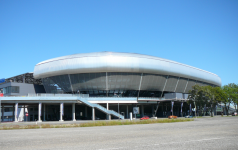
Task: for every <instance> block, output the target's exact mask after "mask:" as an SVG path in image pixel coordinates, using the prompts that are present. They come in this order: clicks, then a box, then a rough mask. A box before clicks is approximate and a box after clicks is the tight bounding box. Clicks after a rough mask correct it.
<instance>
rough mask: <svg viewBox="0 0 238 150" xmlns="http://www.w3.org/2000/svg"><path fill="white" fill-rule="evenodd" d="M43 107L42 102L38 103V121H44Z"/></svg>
mask: <svg viewBox="0 0 238 150" xmlns="http://www.w3.org/2000/svg"><path fill="white" fill-rule="evenodd" d="M41 107H42V104H41V103H39V104H38V122H42V120H41Z"/></svg>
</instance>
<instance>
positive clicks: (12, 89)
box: [3, 86, 19, 94]
mask: <svg viewBox="0 0 238 150" xmlns="http://www.w3.org/2000/svg"><path fill="white" fill-rule="evenodd" d="M9 93H19V86H8V87H5V88H3V94H9Z"/></svg>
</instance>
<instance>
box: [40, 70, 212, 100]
mask: <svg viewBox="0 0 238 150" xmlns="http://www.w3.org/2000/svg"><path fill="white" fill-rule="evenodd" d="M42 82H43V85H44V87H45V90H46V92H47V93H81V94H89V95H90V96H91V97H93V96H95V97H98V96H99V97H100V96H103V97H104V96H108V97H137V96H139V97H161V96H163V93H169V92H170V93H171V92H177V93H187V92H188V91H189V90H190V89H191V88H192V86H193V85H195V84H198V85H204V86H205V85H209V84H206V83H204V82H200V81H196V80H189V79H187V78H180V77H176V76H169V75H158V74H147V73H128V72H101V73H81V74H65V75H60V76H52V77H48V78H44V79H42Z"/></svg>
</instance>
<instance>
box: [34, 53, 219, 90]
mask: <svg viewBox="0 0 238 150" xmlns="http://www.w3.org/2000/svg"><path fill="white" fill-rule="evenodd" d="M96 72H135V73H153V74H162V75H172V76H179V77H184V78H189V79H194V80H199V81H203V82H207V83H211V84H214V85H217V86H221V78H220V77H219V76H217V75H216V74H213V73H211V72H208V71H205V70H202V69H198V68H195V67H192V66H189V65H185V64H182V63H178V62H175V61H171V60H168V59H163V58H159V57H154V56H148V55H142V54H135V53H117V52H96V53H83V54H74V55H68V56H63V57H58V58H53V59H49V60H46V61H42V62H40V63H38V64H37V65H36V66H35V69H34V78H36V79H37V78H46V77H51V76H57V75H63V74H76V73H96Z"/></svg>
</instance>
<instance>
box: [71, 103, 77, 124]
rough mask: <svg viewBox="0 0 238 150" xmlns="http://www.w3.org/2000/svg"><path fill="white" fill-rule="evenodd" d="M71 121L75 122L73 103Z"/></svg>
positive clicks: (73, 105)
mask: <svg viewBox="0 0 238 150" xmlns="http://www.w3.org/2000/svg"><path fill="white" fill-rule="evenodd" d="M72 121H76V119H75V103H73V104H72Z"/></svg>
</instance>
